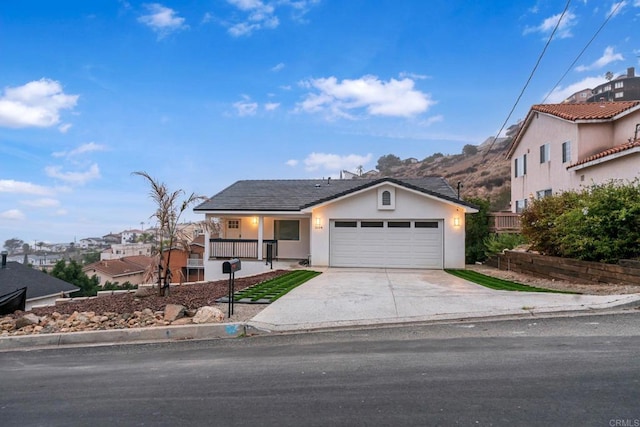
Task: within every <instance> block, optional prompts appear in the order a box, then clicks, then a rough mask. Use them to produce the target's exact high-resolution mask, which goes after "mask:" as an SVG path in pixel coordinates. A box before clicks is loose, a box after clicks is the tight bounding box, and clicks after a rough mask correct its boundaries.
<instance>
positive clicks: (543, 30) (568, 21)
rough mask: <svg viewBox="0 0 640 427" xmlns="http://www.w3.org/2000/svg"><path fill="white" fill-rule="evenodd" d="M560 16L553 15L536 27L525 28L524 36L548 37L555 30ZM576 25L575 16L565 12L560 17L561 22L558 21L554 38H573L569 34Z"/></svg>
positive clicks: (559, 14)
mask: <svg viewBox="0 0 640 427" xmlns="http://www.w3.org/2000/svg"><path fill="white" fill-rule="evenodd" d="M561 16H562V14H561V13H558V14H557V15H553V16H550V17H549V18H547V19H545V20H544V21H542V23H541V24H540V25H538V26H537V27H526V28H525V29H524V34H525V35H526V34H530V33H540V34H544V35H549V34H551V32H552V31H553V29H554V28H555V26H556V24H557V23H558V21H559V20H560V17H561ZM577 23H578V20H577V16H576V15H575V14H574V13H572V12H570V11H567V13H565V14H564V17H562V21H560V25H559V26H558V30H557V31H556V35H555V37H558V38H561V39H565V38H569V37H573V34H572V33H571V29H572V28H573V27H575V26H576V24H577Z"/></svg>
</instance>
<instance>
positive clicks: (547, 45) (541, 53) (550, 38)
mask: <svg viewBox="0 0 640 427" xmlns="http://www.w3.org/2000/svg"><path fill="white" fill-rule="evenodd" d="M570 3H571V0H567V4H566V5H565V6H564V10H563V11H562V14H561V15H560V18H559V19H558V22H556V25H555V27H553V31H552V32H551V34H550V35H549V39H548V40H547V43H545V45H544V48H543V49H542V52H540V55H539V56H538V60H537V61H536V65H535V66H534V67H533V69H532V70H531V73H529V78H528V79H527V82H526V83H525V84H524V86H523V88H522V90H521V91H520V94H519V95H518V98H517V99H516V102H515V103H514V104H513V107H511V111H509V115H508V116H507V118H506V119H505V121H504V123H503V124H502V127H501V128H500V130H499V131H498V134H497V135H496V136H495V138H494V139H493V141H491V144H489V149H488V150H487V151H485V153H484V154H483V155H482V160H484V158H485V157H486V155H487V153H489V151H491V148H492V147H493V144H494V143H495V142H496V141H497V140H498V137H499V136H500V134H501V133H502V131H503V130H504V128H505V126H506V125H507V123H508V122H509V119H510V118H511V115H512V114H513V112H514V111H515V109H516V107H517V106H518V103H519V102H520V99H521V98H522V95H523V94H524V91H525V90H526V89H527V87H528V86H529V83H530V82H531V79H532V78H533V75H534V74H535V72H536V70H537V69H538V66H539V65H540V62H541V61H542V57H543V56H544V54H545V53H546V51H547V48H548V47H549V45H550V44H551V40H553V36H554V35H555V34H556V31H557V30H558V27H560V23H561V22H562V19H563V18H564V15H565V14H566V13H567V10H569V4H570Z"/></svg>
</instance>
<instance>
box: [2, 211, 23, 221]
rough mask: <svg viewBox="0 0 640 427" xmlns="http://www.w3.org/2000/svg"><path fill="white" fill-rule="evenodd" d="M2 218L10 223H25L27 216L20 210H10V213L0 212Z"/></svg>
mask: <svg viewBox="0 0 640 427" xmlns="http://www.w3.org/2000/svg"><path fill="white" fill-rule="evenodd" d="M0 218H2V219H6V220H10V221H23V220H24V219H25V218H26V216H25V214H24V213H22V211H20V210H18V209H9V210H8V211H4V212H0Z"/></svg>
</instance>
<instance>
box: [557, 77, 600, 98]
mask: <svg viewBox="0 0 640 427" xmlns="http://www.w3.org/2000/svg"><path fill="white" fill-rule="evenodd" d="M606 81H607V79H605V78H604V77H586V78H584V79H582V80H580V81H578V82H575V83H572V84H571V85H569V86H567V87H561V86H559V87H557V88H556V89H555V90H554V91H553V92H551V94H549V95H548V96H546V101H545V102H548V103H552V104H554V103H559V102H562V101H564V100H565V99H567V98H568V97H569V96H571V95H573V94H574V93H576V92H579V91H581V90H583V89H591V88H594V87H596V86H598V85H601V84H602V83H604V82H606Z"/></svg>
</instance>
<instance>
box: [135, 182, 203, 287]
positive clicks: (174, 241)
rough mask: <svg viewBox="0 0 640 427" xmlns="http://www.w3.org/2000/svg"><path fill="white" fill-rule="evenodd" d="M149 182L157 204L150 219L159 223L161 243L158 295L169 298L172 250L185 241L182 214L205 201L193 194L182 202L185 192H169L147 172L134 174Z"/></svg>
mask: <svg viewBox="0 0 640 427" xmlns="http://www.w3.org/2000/svg"><path fill="white" fill-rule="evenodd" d="M133 174H134V175H139V176H141V177H143V178H145V179H146V180H147V182H148V183H149V185H150V186H151V190H150V191H149V197H151V199H152V200H153V201H154V202H155V203H156V208H157V209H156V212H155V213H154V214H153V215H151V217H150V218H155V219H156V220H157V222H158V230H159V234H160V236H159V239H158V240H159V242H158V252H157V254H156V255H157V259H158V269H157V275H158V277H157V283H158V295H160V296H168V295H169V292H170V288H169V285H170V283H171V274H172V273H171V269H170V268H169V266H170V261H171V249H173V248H174V247H177V246H183V244H184V239H183V238H182V237H183V236H180V232H179V228H178V224H179V222H180V216H181V215H182V213H183V212H184V211H185V210H186V209H187V208H188V207H189V206H190V205H192V204H194V203H196V202H198V201H199V200H202V199H204V198H205V197H203V196H197V195H195V194H194V193H191V194H190V195H189V196H188V197H187V198H186V199H184V200H182V201H180V200H179V199H180V197H181V196H183V195H184V194H185V193H184V191H183V190H176V191H169V189H168V188H167V186H166V185H165V184H164V183H162V182H159V181H157V180H156V179H154V178H152V177H151V176H150V175H149V174H148V173H146V172H133ZM165 248H167V249H169V252H168V254H167V257H166V260H165V258H164V256H163V252H164V250H165Z"/></svg>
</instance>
